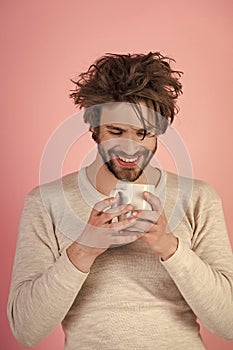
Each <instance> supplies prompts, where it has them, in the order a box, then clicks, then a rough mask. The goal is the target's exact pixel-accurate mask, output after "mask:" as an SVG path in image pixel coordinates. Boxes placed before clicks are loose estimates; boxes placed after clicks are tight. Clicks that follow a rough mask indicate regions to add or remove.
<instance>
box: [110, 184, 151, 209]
mask: <svg viewBox="0 0 233 350" xmlns="http://www.w3.org/2000/svg"><path fill="white" fill-rule="evenodd" d="M154 189H155V186H154V185H150V184H134V183H131V182H119V183H118V184H117V185H116V188H115V189H114V190H113V191H111V193H110V196H112V197H116V196H118V201H117V205H122V204H132V205H133V207H134V209H135V210H151V209H152V208H151V205H150V204H149V203H148V202H147V201H146V200H145V199H144V198H143V192H144V191H147V192H151V193H154Z"/></svg>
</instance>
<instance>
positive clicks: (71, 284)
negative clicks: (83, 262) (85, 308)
mask: <svg viewBox="0 0 233 350" xmlns="http://www.w3.org/2000/svg"><path fill="white" fill-rule="evenodd" d="M54 268H55V273H54V278H55V279H56V281H57V282H58V283H59V282H60V283H61V284H63V285H64V284H65V286H66V288H67V289H69V288H72V289H73V288H80V287H81V286H82V284H83V283H84V282H85V280H86V278H87V276H88V275H89V272H87V273H85V272H82V271H80V270H78V269H77V268H76V267H75V266H74V265H73V264H72V262H71V261H70V260H69V258H68V256H67V253H66V249H64V251H63V252H62V254H61V256H60V257H59V259H58V260H57V261H56V263H55V265H54Z"/></svg>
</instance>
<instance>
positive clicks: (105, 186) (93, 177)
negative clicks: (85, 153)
mask: <svg viewBox="0 0 233 350" xmlns="http://www.w3.org/2000/svg"><path fill="white" fill-rule="evenodd" d="M160 175H161V173H160V171H159V170H158V169H156V168H153V167H152V166H151V165H148V166H147V167H146V169H145V170H144V171H143V173H142V174H141V176H140V177H139V178H138V179H137V180H136V181H134V183H139V184H152V185H155V186H156V185H157V183H158V182H159V179H160ZM87 177H88V179H89V181H90V182H91V184H92V185H93V186H94V187H95V188H96V189H97V191H98V192H100V193H102V194H104V195H106V196H108V195H109V193H110V192H111V191H112V190H113V189H114V188H115V187H116V184H117V183H118V182H119V181H120V180H118V179H117V178H116V177H115V176H114V175H113V174H112V173H111V172H110V171H109V170H108V168H107V166H106V165H105V164H104V163H103V161H102V159H101V157H100V156H99V155H97V157H96V159H95V161H94V162H93V163H91V164H90V165H89V166H88V167H87Z"/></svg>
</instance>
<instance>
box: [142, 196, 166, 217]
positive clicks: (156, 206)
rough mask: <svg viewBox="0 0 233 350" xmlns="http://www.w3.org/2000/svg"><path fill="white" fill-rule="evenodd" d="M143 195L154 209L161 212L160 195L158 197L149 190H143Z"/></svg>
mask: <svg viewBox="0 0 233 350" xmlns="http://www.w3.org/2000/svg"><path fill="white" fill-rule="evenodd" d="M143 197H144V198H145V200H146V201H147V202H148V203H149V204H150V205H151V206H152V209H153V210H156V211H159V212H161V210H162V205H161V202H160V199H159V198H158V197H156V196H155V195H154V194H153V193H151V192H147V191H145V192H143Z"/></svg>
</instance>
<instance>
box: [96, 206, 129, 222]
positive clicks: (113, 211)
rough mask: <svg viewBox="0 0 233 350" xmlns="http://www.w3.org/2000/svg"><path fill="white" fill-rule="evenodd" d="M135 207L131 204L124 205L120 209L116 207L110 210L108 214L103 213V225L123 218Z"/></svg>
mask: <svg viewBox="0 0 233 350" xmlns="http://www.w3.org/2000/svg"><path fill="white" fill-rule="evenodd" d="M132 209H133V206H132V205H131V204H126V205H122V206H120V207H116V208H113V209H109V210H107V211H106V212H102V213H101V218H102V219H103V223H105V224H106V223H109V222H110V221H111V220H112V219H114V218H115V217H118V216H123V215H125V214H128V213H130V212H131V211H132Z"/></svg>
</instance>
